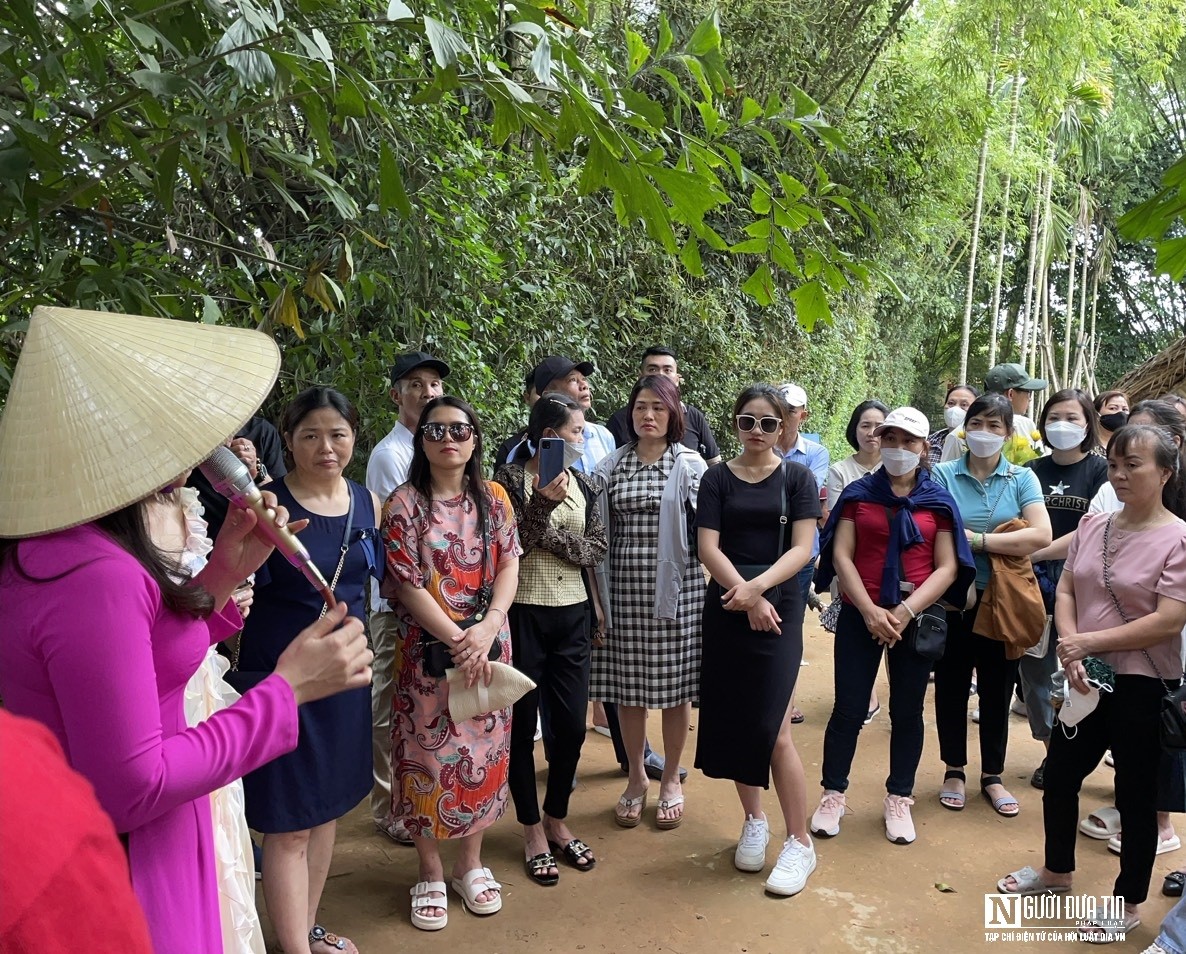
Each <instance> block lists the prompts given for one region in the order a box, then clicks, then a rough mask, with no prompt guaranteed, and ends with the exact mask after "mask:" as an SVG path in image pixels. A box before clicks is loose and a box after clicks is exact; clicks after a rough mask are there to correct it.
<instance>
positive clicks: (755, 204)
mask: <svg viewBox="0 0 1186 954" xmlns="http://www.w3.org/2000/svg"><path fill="white" fill-rule="evenodd" d="M770 206H771V199H770V193H769V192H767V191H766V190H765V189H763V188H760V187H759V188H755V189H754V191H753V192H752V193H751V194H750V199H749V207H750V208H751V209H753V210H754V211H755V212H756V213H758V215H768V214H769V213H770Z"/></svg>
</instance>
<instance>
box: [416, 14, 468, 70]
mask: <svg viewBox="0 0 1186 954" xmlns="http://www.w3.org/2000/svg"><path fill="white" fill-rule="evenodd" d="M424 32H425V34H426V35H427V36H428V44H429V46H431V47H432V55H433V57H434V58H435V59H436V61H437V66H439V67H440V68H441V69H444V68H445V67H447V66H453V65H455V64H456V63H457V61H458V60H459V59H460V58H461V57H463V56H466V57H468V56H469V55H470V49H469V46H467V45H466V42H465V40H464V39H463V38H462V37H461V34H459V33H458V32H457V31H455V30H452V29H450V28H449V27H447V26H445V24H443V23H441V21H440V20H435V19H433V18H432V17H425V18H424Z"/></svg>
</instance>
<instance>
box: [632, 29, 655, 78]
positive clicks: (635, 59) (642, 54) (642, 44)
mask: <svg viewBox="0 0 1186 954" xmlns="http://www.w3.org/2000/svg"><path fill="white" fill-rule="evenodd" d="M626 53H627V56H628V58H629V66H628V68H627V73H626V75H627V76H633V75H634V74H635V73H637V72H638V71H639V70H640V69H642V65H643V64H644V63H645V62H646V61H647V60H648V59H650V56H651V48H650V47H649V46H647V44H646V40H644V39H643V38H642V37H641V36H640V35H639V34H637V33H635V32H634V31H633V30H631V29H630V28H629V27H627V28H626Z"/></svg>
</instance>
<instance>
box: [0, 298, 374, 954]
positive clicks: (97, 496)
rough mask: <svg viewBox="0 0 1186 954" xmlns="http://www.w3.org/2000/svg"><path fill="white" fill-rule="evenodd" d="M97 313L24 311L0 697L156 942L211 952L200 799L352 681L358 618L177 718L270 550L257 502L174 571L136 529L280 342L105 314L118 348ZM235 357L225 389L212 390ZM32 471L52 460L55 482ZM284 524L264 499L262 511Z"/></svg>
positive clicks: (365, 654)
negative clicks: (99, 816)
mask: <svg viewBox="0 0 1186 954" xmlns="http://www.w3.org/2000/svg"><path fill="white" fill-rule="evenodd" d="M112 320H113V318H112V316H110V315H97V314H96V313H87V312H74V311H67V310H62V309H38V311H37V312H35V313H34V317H33V320H32V321H31V322H30V327H29V334H28V337H27V339H26V344H25V349H24V351H23V352H22V355H21V359H20V362H19V363H18V365H17V369H16V373H15V375H14V378H13V387H12V390H11V391H10V392H9V399H8V403H7V406H6V409H5V412H4V417H3V418H0V471H4V470H5V468H9V470H8V472H7V474H6V478H5V481H3V482H0V536H5V537H8V538H16V537H20V538H24V539H3V540H0V592H2V594H3V606H4V611H3V613H2V614H0V695H3V697H4V703H5V706H6V707H7V708H8V709H10V710H11V711H12V712H13V713H15V714H17V715H24V716H28V717H31V718H33V719H36V720H37V721H39V722H41V723H43V724H44V725H46V726H47V727H48V728H49V729H50V730H51V731H52V732H53V733H54V735H55V736H56V737H57V738H58V740H59V742H61V744H62V747H63V749H64V750H65V752H66V756H67V758H68V759H69V761H70V764H71V765H72V766H73V767H74V768H75V769H76V770H77V771H79V772H80V773H82V774H83V775H84V776H85V777H86V778H87V779H88V780H89V781H90V783H91V784H92V785H93V786H94V788H95V793H96V794H97V796H98V798H99V802H100V804H101V805H102V806H103V809H104V810H105V811H106V812H107V813H108V814H109V815H110V816H111V818H112V820H113V821H114V823H115V828H116V831H118V832H119V833H120V835H121V838H122V840H123V842H124V845H125V847H126V849H127V853H128V861H129V865H130V868H131V875H132V887H133V890H134V891H135V893H136V896H137V898H138V899H139V901H140V903H141V905H142V906H143V908H144V913H145V915H146V917H147V920H148V925H149V931H150V933H151V935H152V943H153V948H154V950H155V951H156V954H220V952H222V950H223V942H222V931H221V926H220V922H219V908H218V897H217V885H216V881H215V858H214V842H213V838H214V835H213V831H212V823H211V814H210V804H209V798H208V796H209V793H210V792H212V791H214V790H215V789H218V788H221V787H222V786H224V785H226V784H227V783H228V782H230V781H231V780H233V779H236V778H239V777H240V776H241V775H243V774H244V773H245V772H248V771H251V770H252V769H254V768H256V767H257V766H259V765H261V764H263V763H264V762H266V761H268V760H269V759H272V758H275V757H276V756H278V755H280V754H281V753H283V752H287V751H289V750H290V749H292V748H293V747H294V746H295V745H296V742H297V706H298V705H300V704H301V703H303V702H309V701H312V700H314V699H320V698H323V697H325V696H328V695H332V694H334V693H337V692H339V691H341V690H342V689H344V688H353V687H357V686H363V685H367V684H368V683H369V682H370V678H371V674H370V668H369V665H370V658H371V654H370V652H369V651H368V650H367V649H366V645H365V641H364V640H363V638H362V625H361V623H360V622H359V621H358V620H349V621H347V622H345V623H344V622H343V620H344V617H345V609H346V607H345V606H339V607H338V608H336V609H334V610H331V611H329V612H328V613H327V614H326V616H325V618H324V619H322V620H321V621H320V622H318V623H315V624H313V625H312V626H309V627H308V628H307V629H306V630H304V632H303V633H302V635H301V636H300V637H298V638H297V639H296V640H295V641H294V642H293V644H292V645H291V646H290V647H289V649H288V651H287V652H285V654H284V656H283V657H281V659H280V662H279V664H278V665H277V666H276V671H275V672H274V673H273V674H271V675H269V676H268V678H266V679H264V680H263V681H262V682H261V683H260V684H259V685H258V686H256V687H255V688H253V689H251V690H250V691H249V692H247V693H246V694H245V695H244V696H243V698H242V699H240V700H239V701H238V702H236V703H235V704H234V705H231V706H229V707H227V708H226V709H224V710H222V711H220V712H217V713H215V714H214V715H212V716H211V717H210V718H209V719H207V720H206V721H205V722H202V723H201V724H199V725H196V726H194V727H193V728H189V727H188V726H187V725H186V718H185V709H184V693H185V685H186V682H187V681H188V680H189V678H190V676H192V675H193V674H194V672H195V671H196V670H197V668H198V666H199V665H200V664H201V662H202V660H203V658H204V657H205V655H206V651H207V649H208V648H209V647H210V645H211V643H213V642H216V641H218V640H221V639H224V638H226V637H227V636H230V635H231V634H232V633H234V632H235V631H236V630H237V629H239V628H240V627H241V626H242V619H241V617H240V615H239V612H238V610H237V609H236V607H235V603H234V602H233V601H232V599H231V596H232V593H233V592H234V590H235V588H236V587H237V586H238V585H239V584H240V583H241V582H242V581H243V580H244V579H246V578H247V577H248V576H249V575H250V574H251V573H252V572H254V571H255V570H256V569H257V568H258V567H259V566H260V565H261V564H262V563H263V561H264V559H265V558H266V557H267V556H268V554H269V553H270V552H271V549H272V548H271V545H270V544H268V543H267V542H265V540H264V539H263V537H262V536H257V535H256V534H254V533H252V529H253V528H254V526H255V524H256V518H255V515H254V514H253V513H251V512H248V511H240V510H232V512H231V514H230V516H229V518H228V520H227V522H226V523H225V524H224V525H223V528H222V530H221V532H220V533H219V535H218V539H217V541H216V542H215V545H214V549H213V551H212V552H211V554H210V557H209V562H208V563H207V565H206V567H205V568H204V569H203V570H202V571H201V572H200V573H199V574H197V575H196V576H195V577H194V578H193V580H192V581H187V582H185V583H181V582H178V581H177V580H176V579H174V578H173V577H172V576H171V575H170V574H171V572H174V571H176V570H177V567H176V565H174V564H172V563H171V562H170V561H169V560H168V559H167V558H166V557H164V556H163V555H162V554H161V552H160V551H158V550H157V549H156V548H155V547H154V546H153V545H152V541H151V539H150V537H149V533H148V521H147V519H146V515H145V506H146V500H147V499H148V497H150V496H151V493H148V494H146V491H147V490H151V489H153V488H151V487H150V485H149V480H151V479H155V480H159V482H160V483H165V482H166V481H167V480H168V478H167V477H166V478H164V479H161V478H160V477H159V475H161V474H166V475H167V474H179V473H181V472H182V471H184V470H186V469H187V468H189V467H192V466H193V465H194V464H195V463H197V460H198V459H200V458H201V456H202V455H203V450H202V449H201V447H202V445H203V444H204V445H205V447H207V448H213V447H214V446H216V445H217V444H218V443H219V438H218V436H216V435H217V434H218V433H233V432H234V431H235V430H236V428H237V427H238V426H239V425H241V424H242V422H243V421H244V420H246V419H247V418H248V417H249V416H250V414H251V412H252V411H253V410H254V409H255V407H256V406H258V404H259V402H260V401H261V400H262V399H263V396H264V395H265V394H266V393H267V391H268V389H270V387H271V383H272V381H273V380H274V379H275V367H276V366H277V365H278V355H277V356H276V358H277V361H276V362H275V364H272V365H271V369H270V372H269V371H268V370H264V371H258V373H256V374H254V375H252V374H251V373H250V372H251V371H252V370H257V369H253V368H247V367H245V360H244V359H243V354H244V352H245V351H246V350H247V349H248V348H254V349H255V350H256V352H257V353H259V352H262V353H263V354H262V356H261V357H259V358H258V359H257V361H258V362H260V363H262V362H263V361H264V360H265V359H266V358H267V356H268V355H269V354H271V353H272V352H274V351H275V345H274V344H273V343H272V342H270V341H268V340H266V339H265V340H264V342H263V343H262V345H261V343H260V342H259V340H258V339H259V338H261V337H263V336H249V337H245V336H244V333H243V332H240V331H236V330H233V329H224V328H217V329H215V328H207V329H205V330H201V329H193V328H191V327H188V326H187V325H186V323H184V322H173V321H163V320H159V319H149V318H138V317H135V316H115V320H119V321H120V322H121V324H122V331H123V332H124V334H125V335H126V340H125V341H124V342H122V343H121V347H120V349H118V350H117V349H114V348H111V349H107V348H101V347H96V346H95V342H96V341H98V340H100V339H101V340H103V341H106V340H107V337H108V336H109V335H110V333H111V332H110V326H109V324H107V323H108V322H111V321H112ZM269 349H271V350H270V351H269ZM227 355H231V356H232V357H227ZM236 357H237V358H238V359H240V360H239V361H238V365H237V368H236V369H235V370H233V371H232V372H231V373H230V374H227V375H226V376H225V379H226V385H225V390H221V389H215V388H214V387H213V384H212V381H216V383H218V384H219V385H221V384H222V381H221V380H217V379H218V378H219V372H220V370H222V369H226V368H228V366H229V365H230V364H231V363H233V362H235V360H236ZM183 359H189V360H183ZM248 360H249V359H248ZM66 377H69V379H70V382H71V389H69V394H68V397H69V402H68V404H66V405H63V403H62V401H61V399H60V395H61V394H62V391H63V389H62V388H61V386H60V384H59V382H60V381H61V380H62V379H64V378H66ZM244 381H249V383H248V384H244V383H243V382H244ZM112 382H122V383H123V386H122V387H120V386H116V385H113V383H112ZM208 387H209V388H211V389H212V391H211V393H214V394H217V395H218V401H219V402H220V403H218V404H215V403H206V402H205V401H198V400H193V401H191V400H190V399H189V398H188V397H187V399H186V400H187V403H186V406H185V407H180V406H179V407H178V409H177V410H176V411H175V412H174V413H173V414H172V417H171V418H170V416H169V415H168V414H162V413H161V409H162V407H163V406H166V405H163V404H162V400H161V395H169V394H173V393H175V392H178V391H179V392H180V393H181V394H184V395H187V396H188V395H193V394H196V393H199V392H200V391H204V389H205V388H208ZM42 408H45V409H46V410H45V411H44V412H42V410H41V409H42ZM215 428H217V430H215ZM113 433H114V434H117V435H119V436H120V437H121V438H126V435H127V434H129V433H134V434H136V435H137V436H138V437H139V440H140V443H139V445H138V446H137V447H136V452H135V453H126V451H125V448H126V446H127V444H126V441H123V442H121V441H120V440H116V441H109V440H106V438H107V436H108V435H110V434H113ZM178 434H181V435H186V436H185V437H183V438H181V439H178V438H177V435H178ZM194 435H198V438H197V439H195V438H194ZM207 441H208V443H206V442H207ZM195 447H197V448H199V449H198V450H195V449H194V448H195ZM47 449H48V450H47ZM18 451H23V452H24V454H25V457H26V458H35V459H33V460H31V461H28V460H23V459H22V458H21V457H20V456H19V455H18V453H17V452H18ZM34 451H36V452H34ZM42 459H44V461H45V463H44V464H42V463H40V461H41V460H42ZM38 467H43V468H50V467H52V468H53V472H54V473H56V474H57V479H56V481H54V480H50V479H47V478H48V476H49V475H48V474H44V475H43V474H42V473H41V472H39V471H38V470H37V468H38ZM14 472H17V475H18V476H19V478H20V479H13V477H12V475H13V473H14ZM84 475H85V478H86V479H83V477H84ZM145 475H148V477H146V476H145ZM152 475H158V476H157V477H155V478H154V477H152ZM71 481H73V483H71ZM63 484H66V485H67V486H68V487H69V493H68V494H63V493H62V485H63ZM158 487H159V484H158ZM43 488H44V489H43ZM131 488H136V489H135V490H133V489H131ZM121 494H122V495H123V496H122V499H121ZM264 497H265V500H266V502H267V503H268V505H269V506H272V507H275V504H276V499H275V497H274V496H272V495H270V494H265V495H264ZM287 516H288V515H287V513H286V512H285V511H284V510H283V509H282V508H281V509H279V510H278V511H277V513H276V521H277V523H281V524H283V523H285V522H286V521H287ZM61 528H65V529H61ZM293 529H298V526H297V524H294V525H293ZM51 900H53V899H47V903H48V902H49V901H51ZM57 900H59V901H60V899H57ZM96 945H97V946H96V949H101V948H102V946H103V945H102V942H101V941H100V940H99V939H97V938H96ZM318 948H319V949H320V950H319V951H317V952H315V954H321V951H324V949H325V948H324V945H321V944H319V945H318ZM288 954H297V952H295V951H292V950H290V951H289V952H288ZM302 954H304V952H302Z"/></svg>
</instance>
